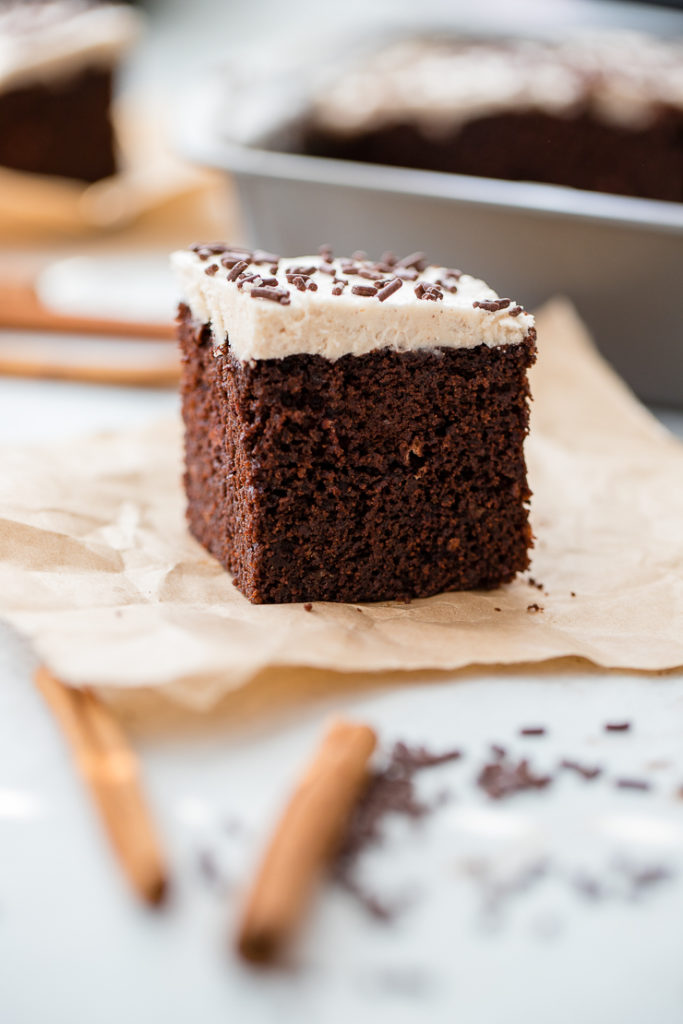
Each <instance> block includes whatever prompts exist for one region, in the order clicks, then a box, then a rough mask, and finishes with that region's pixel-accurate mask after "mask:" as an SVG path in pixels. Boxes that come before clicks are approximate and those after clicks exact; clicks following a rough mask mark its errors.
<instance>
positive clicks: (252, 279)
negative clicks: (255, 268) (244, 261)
mask: <svg viewBox="0 0 683 1024" xmlns="http://www.w3.org/2000/svg"><path fill="white" fill-rule="evenodd" d="M245 284H251V285H254V286H259V287H260V286H261V285H262V284H264V281H263V278H262V277H261V275H260V274H240V276H239V280H238V281H237V287H238V288H240V289H242V288H243V287H244V285H245Z"/></svg>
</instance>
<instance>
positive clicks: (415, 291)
mask: <svg viewBox="0 0 683 1024" xmlns="http://www.w3.org/2000/svg"><path fill="white" fill-rule="evenodd" d="M173 263H174V266H175V269H176V272H177V276H178V279H179V283H180V287H181V290H182V295H183V301H182V303H181V306H180V313H179V320H178V324H179V337H180V343H181V347H182V354H183V382H182V398H183V416H184V420H185V459H186V471H185V487H186V490H187V499H188V519H189V524H190V529H191V531H192V533H193V534H194V536H195V537H196V538H197V539H198V540H199V541H200V542H201V543H202V544H203V545H204V547H206V548H207V550H208V551H210V552H211V553H212V554H213V555H214V556H215V557H216V558H217V559H218V561H219V562H220V563H221V564H222V565H223V566H224V567H225V568H226V569H228V570H229V571H230V572H231V573H233V575H234V582H235V585H236V586H237V587H238V588H239V589H240V590H241V591H242V593H243V594H245V595H246V597H248V598H249V600H250V601H252V602H254V603H265V602H268V603H269V602H286V601H306V602H307V601H314V600H320V601H377V600H388V599H392V598H401V599H407V598H411V597H426V596H429V595H431V594H436V593H439V592H441V591H448V590H463V589H469V588H474V587H486V588H490V587H495V586H497V585H498V584H500V583H505V582H509V581H510V580H512V579H513V578H514V576H515V574H516V573H518V572H520V571H522V570H524V569H526V568H527V566H528V550H529V547H530V546H531V531H530V527H529V522H528V503H529V498H530V492H529V488H528V485H527V476H526V465H525V462H524V450H523V449H524V438H525V436H526V433H527V429H528V418H529V411H528V398H529V389H528V381H527V370H528V368H529V366H530V365H531V364H532V363H533V362H534V359H535V354H536V345H535V337H536V334H535V329H534V321H533V317H531V316H530V315H529V314H528V313H526V312H525V311H524V310H523V309H522V308H521V307H520V306H518V305H516V304H515V303H514V302H512V301H511V300H510V299H507V298H505V299H501V298H499V297H498V296H497V295H496V293H495V292H494V291H492V290H491V289H490V288H489V287H488V286H487V285H486V284H484V282H483V281H479V280H477V279H476V278H473V277H470V276H468V275H466V274H462V273H460V271H457V270H451V269H447V268H444V267H437V266H430V265H428V263H427V261H426V259H425V258H424V255H423V254H421V253H414V254H412V255H411V256H408V257H405V258H404V259H399V260H397V259H395V258H394V257H393V256H392V255H391V254H385V255H384V256H383V257H382V259H381V260H379V261H377V262H375V261H372V260H369V259H368V258H367V257H366V255H365V254H364V253H355V254H354V255H353V256H352V257H350V258H348V259H345V258H341V259H337V258H334V257H333V255H332V253H331V252H330V251H329V249H326V248H325V247H323V248H322V249H321V251H320V253H319V254H318V255H316V256H304V257H298V258H288V259H280V258H279V257H277V256H275V255H273V254H271V253H266V252H259V251H251V250H245V249H242V248H236V247H230V246H227V245H222V244H206V245H196V246H193V247H192V248H191V249H188V250H183V251H181V252H177V253H175V254H174V256H173Z"/></svg>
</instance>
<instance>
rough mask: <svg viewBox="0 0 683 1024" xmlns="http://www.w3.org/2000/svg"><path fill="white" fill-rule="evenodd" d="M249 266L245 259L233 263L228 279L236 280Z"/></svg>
mask: <svg viewBox="0 0 683 1024" xmlns="http://www.w3.org/2000/svg"><path fill="white" fill-rule="evenodd" d="M248 266H249V264H248V263H247V262H245V260H239V261H238V262H237V263H235V264H234V265H233V267H232V270H230V272H229V274H228V277H227V279H228V281H236V280H237V278H238V277H239V276H240V274H241V273H243V272H244V271H245V270H246V269H247V267H248Z"/></svg>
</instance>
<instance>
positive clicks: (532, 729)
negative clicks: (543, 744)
mask: <svg viewBox="0 0 683 1024" xmlns="http://www.w3.org/2000/svg"><path fill="white" fill-rule="evenodd" d="M519 735H520V736H545V727H544V726H542V725H525V726H524V728H523V729H520V730H519Z"/></svg>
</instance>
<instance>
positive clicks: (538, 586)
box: [527, 576, 543, 590]
mask: <svg viewBox="0 0 683 1024" xmlns="http://www.w3.org/2000/svg"><path fill="white" fill-rule="evenodd" d="M527 583H528V584H529V586H530V587H536V590H543V584H542V583H539V582H538V581H537V580H535V579H534V578H533V576H530V577H529V579H528V580H527Z"/></svg>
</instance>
